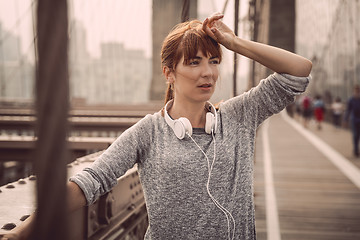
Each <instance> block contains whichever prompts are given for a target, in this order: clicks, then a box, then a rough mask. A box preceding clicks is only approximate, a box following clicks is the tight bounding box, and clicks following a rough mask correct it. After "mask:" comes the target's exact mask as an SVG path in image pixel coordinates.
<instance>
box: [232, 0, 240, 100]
mask: <svg viewBox="0 0 360 240" xmlns="http://www.w3.org/2000/svg"><path fill="white" fill-rule="evenodd" d="M238 27H239V0H235V17H234V33H235V35H236V36H237V35H238ZM236 78H237V55H236V52H234V76H233V97H235V96H236V95H237V93H236V88H237V86H236Z"/></svg>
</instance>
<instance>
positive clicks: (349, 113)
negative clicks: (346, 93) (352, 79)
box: [345, 85, 360, 157]
mask: <svg viewBox="0 0 360 240" xmlns="http://www.w3.org/2000/svg"><path fill="white" fill-rule="evenodd" d="M345 121H346V122H348V123H350V127H351V131H352V135H353V151H354V155H355V157H359V138H360V86H359V85H355V86H354V93H353V96H352V97H350V98H349V100H348V103H347V107H346V114H345Z"/></svg>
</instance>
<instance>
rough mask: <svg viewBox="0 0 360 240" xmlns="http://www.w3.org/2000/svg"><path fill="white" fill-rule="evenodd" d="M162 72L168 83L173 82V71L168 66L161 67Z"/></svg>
mask: <svg viewBox="0 0 360 240" xmlns="http://www.w3.org/2000/svg"><path fill="white" fill-rule="evenodd" d="M163 74H164V76H165V78H166V81H167V82H168V83H174V73H173V71H172V70H171V69H170V68H169V67H166V66H165V67H163Z"/></svg>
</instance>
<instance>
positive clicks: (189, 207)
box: [70, 73, 310, 240]
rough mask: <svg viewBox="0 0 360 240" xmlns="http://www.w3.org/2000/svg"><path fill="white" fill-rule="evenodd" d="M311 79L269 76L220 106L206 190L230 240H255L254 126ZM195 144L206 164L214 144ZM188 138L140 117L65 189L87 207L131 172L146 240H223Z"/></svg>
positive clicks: (202, 136) (156, 118) (207, 139)
mask: <svg viewBox="0 0 360 240" xmlns="http://www.w3.org/2000/svg"><path fill="white" fill-rule="evenodd" d="M309 79H310V77H294V76H290V75H287V74H278V73H274V74H272V75H270V76H269V77H267V78H266V79H264V80H262V81H261V82H260V83H259V85H258V86H256V87H254V88H252V89H251V90H249V91H248V92H246V93H244V94H242V95H240V96H237V97H234V98H231V99H229V100H227V101H225V102H223V103H222V104H221V105H220V107H219V110H218V120H217V132H216V133H215V143H216V148H215V153H216V158H215V163H214V166H213V170H212V173H211V178H210V184H209V189H210V192H211V194H212V195H213V197H214V198H215V199H216V200H217V201H218V202H219V204H221V205H222V206H223V207H224V208H226V209H227V210H228V211H229V212H230V213H231V214H232V216H233V217H234V220H235V237H234V239H256V233H255V217H254V201H253V156H254V146H255V135H256V129H257V128H258V126H259V125H260V124H261V123H262V122H263V121H264V120H265V119H266V118H268V117H269V116H271V115H272V114H275V113H278V112H279V111H281V110H282V109H284V108H285V107H286V106H287V105H288V104H289V103H291V102H293V101H294V96H295V95H298V94H301V93H303V92H304V91H305V89H306V86H307V85H308V83H309ZM192 137H193V139H194V141H195V142H196V143H197V144H198V145H199V147H201V148H202V150H203V151H204V153H205V154H206V155H207V157H208V158H209V160H210V162H211V161H212V160H213V157H214V154H215V153H214V139H213V137H212V135H209V134H206V133H205V131H204V129H194V130H193V135H192ZM199 147H198V146H197V145H196V144H195V143H194V142H193V140H191V139H190V138H189V137H188V136H187V137H185V138H184V139H182V140H180V139H178V138H177V137H176V136H175V134H174V132H173V130H172V129H171V128H170V127H169V125H167V123H166V122H165V119H164V118H163V117H162V115H161V113H160V112H157V113H155V114H152V115H147V116H145V117H144V118H143V119H142V120H140V121H139V122H138V123H137V124H135V125H134V126H132V127H131V128H129V129H128V130H126V131H125V132H124V133H123V134H121V135H120V136H119V137H118V138H117V140H116V141H115V142H114V143H113V144H112V145H111V146H110V147H109V148H108V149H107V150H106V151H105V152H104V153H103V154H102V155H101V156H100V157H99V158H98V159H97V160H96V161H95V162H94V163H93V165H92V167H91V168H86V169H84V170H83V171H82V172H81V173H79V174H77V175H76V176H74V177H72V178H71V179H70V181H73V182H75V183H77V184H78V185H79V186H80V188H81V189H82V190H83V192H84V194H85V197H86V199H87V203H88V204H91V203H93V202H94V201H95V200H96V199H97V198H98V197H99V196H100V195H102V194H104V193H106V192H107V191H109V190H110V189H111V188H112V187H113V186H114V185H115V184H116V183H117V178H119V177H120V176H122V175H123V174H124V173H125V172H126V171H127V170H128V169H130V168H132V167H133V166H134V164H136V163H137V164H138V171H139V175H140V179H141V184H142V187H143V191H144V196H145V201H146V207H147V211H148V217H149V228H148V230H147V232H146V235H145V239H152V240H155V239H156V240H157V239H164V240H168V239H216V240H219V239H228V236H229V230H228V224H229V225H230V233H231V234H230V235H231V236H232V234H233V231H234V227H233V222H232V220H231V218H230V215H228V218H229V220H227V218H226V216H225V214H224V213H223V212H222V211H221V210H220V209H219V208H218V207H217V206H216V205H215V204H214V202H213V201H212V200H211V198H210V196H209V194H208V192H207V190H206V183H207V181H208V176H209V170H208V163H207V160H206V158H205V156H204V154H203V153H202V152H201V150H200V149H199Z"/></svg>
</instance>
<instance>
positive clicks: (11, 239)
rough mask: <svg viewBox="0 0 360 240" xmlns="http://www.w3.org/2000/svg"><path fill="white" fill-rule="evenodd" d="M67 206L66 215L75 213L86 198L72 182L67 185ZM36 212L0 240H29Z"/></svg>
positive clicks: (83, 204) (84, 202)
mask: <svg viewBox="0 0 360 240" xmlns="http://www.w3.org/2000/svg"><path fill="white" fill-rule="evenodd" d="M67 204H68V213H69V214H70V213H71V212H74V211H76V210H77V209H79V208H81V207H84V206H85V205H86V198H85V195H84V193H83V191H82V190H81V189H80V187H79V186H78V185H77V184H76V183H74V182H68V183H67ZM35 218H36V212H35V213H34V214H32V215H31V216H30V217H28V218H27V219H26V220H25V221H24V222H23V223H22V224H21V225H19V226H18V227H17V228H15V229H14V230H13V231H10V232H9V233H8V234H6V235H4V236H3V237H2V238H1V236H0V240H26V239H28V238H29V236H30V234H31V231H32V229H33V225H34V224H35V223H34V221H35V220H34V219H35Z"/></svg>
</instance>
